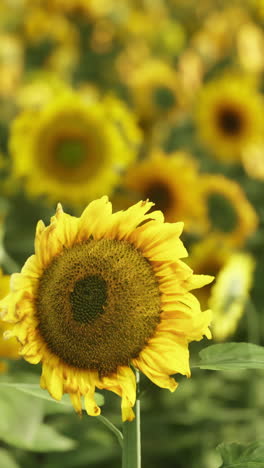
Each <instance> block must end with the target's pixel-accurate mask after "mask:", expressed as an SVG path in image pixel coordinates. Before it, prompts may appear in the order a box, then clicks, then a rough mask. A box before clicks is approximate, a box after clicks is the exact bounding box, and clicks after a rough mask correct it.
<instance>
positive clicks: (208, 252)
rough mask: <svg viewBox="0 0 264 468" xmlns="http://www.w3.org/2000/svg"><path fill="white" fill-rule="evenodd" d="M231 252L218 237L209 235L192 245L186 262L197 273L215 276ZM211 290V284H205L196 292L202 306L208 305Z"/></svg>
mask: <svg viewBox="0 0 264 468" xmlns="http://www.w3.org/2000/svg"><path fill="white" fill-rule="evenodd" d="M232 252H233V251H232V249H231V247H230V246H228V245H227V244H226V243H224V242H223V241H222V240H221V239H219V237H216V236H214V235H209V236H206V238H205V239H204V240H202V241H200V242H197V243H196V244H194V245H193V247H192V248H191V250H190V255H189V257H188V258H187V260H186V263H187V264H188V265H189V266H190V267H191V268H192V270H194V271H195V272H197V273H198V274H200V273H202V272H203V271H206V272H208V274H209V275H212V276H214V277H215V278H217V276H218V274H219V272H220V271H221V270H222V268H223V267H224V266H225V264H226V263H227V261H228V260H229V258H230V256H231V255H232ZM211 290H212V285H211V284H207V285H206V286H205V287H204V288H202V289H199V291H197V292H196V296H197V298H198V299H199V302H200V303H201V306H202V308H207V307H208V303H209V299H210V296H211Z"/></svg>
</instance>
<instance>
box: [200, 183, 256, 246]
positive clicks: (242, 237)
mask: <svg viewBox="0 0 264 468" xmlns="http://www.w3.org/2000/svg"><path fill="white" fill-rule="evenodd" d="M200 184H201V186H202V190H203V194H204V197H205V199H206V200H207V207H208V221H209V223H211V228H210V230H211V231H212V232H213V233H214V234H215V235H217V236H219V238H221V239H222V240H223V242H226V243H229V244H230V245H233V246H237V247H239V246H242V245H243V244H244V242H245V241H246V239H247V238H248V237H250V236H251V235H252V234H253V233H254V232H255V231H256V229H257V226H258V217H257V214H256V212H255V209H254V208H253V206H252V205H251V204H250V202H249V201H248V200H247V198H246V195H245V193H244V191H243V189H242V188H241V187H240V185H239V184H238V183H237V182H235V181H233V180H230V179H228V178H227V177H225V176H223V175H221V174H210V175H204V176H203V177H202V178H201V179H200Z"/></svg>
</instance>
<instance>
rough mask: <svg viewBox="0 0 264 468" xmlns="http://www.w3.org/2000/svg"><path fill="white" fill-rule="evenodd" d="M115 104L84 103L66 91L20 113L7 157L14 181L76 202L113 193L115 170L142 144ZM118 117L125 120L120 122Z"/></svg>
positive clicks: (30, 189)
mask: <svg viewBox="0 0 264 468" xmlns="http://www.w3.org/2000/svg"><path fill="white" fill-rule="evenodd" d="M116 102H118V101H113V100H111V102H110V103H109V102H108V101H106V102H103V101H100V102H90V103H89V102H87V101H86V102H84V101H83V100H82V99H81V97H79V96H78V94H77V93H74V92H73V91H72V92H71V91H69V90H66V91H65V92H63V91H62V92H61V93H60V94H59V96H58V97H57V98H54V99H52V100H51V101H49V102H45V103H44V105H43V106H42V107H40V108H38V109H28V110H25V111H24V112H22V113H21V114H20V115H18V117H17V118H16V119H15V120H14V122H13V125H12V128H11V136H10V153H11V157H12V159H13V172H14V177H17V178H19V179H23V182H24V183H25V185H26V189H27V191H28V193H29V194H30V195H32V196H37V195H42V194H44V195H46V196H48V197H49V198H50V199H51V200H58V198H60V199H62V200H64V201H66V202H68V203H71V204H78V203H86V202H87V200H90V199H92V198H93V197H94V196H97V195H101V194H102V191H103V192H104V191H106V192H109V191H110V190H111V189H112V187H113V186H114V185H115V184H116V183H117V180H118V178H119V174H118V170H117V169H118V168H123V167H125V166H126V165H127V163H128V162H130V161H131V160H132V159H133V158H134V157H135V156H136V153H137V149H138V145H139V143H140V141H141V135H140V132H139V130H138V129H137V126H136V123H135V122H134V120H133V116H132V115H131V114H130V113H129V111H128V110H123V107H125V106H123V105H122V104H121V103H120V104H119V103H118V104H116ZM111 106H112V108H111V109H110V107H111ZM116 107H118V109H119V110H118V111H117V112H115V109H116ZM121 109H122V110H121ZM118 113H119V114H122V118H124V117H126V118H127V121H123V122H122V124H120V122H119V121H118V116H117V117H116V115H115V114H118ZM127 122H128V125H127ZM127 127H128V131H127V133H128V135H127V134H126V130H127ZM132 129H133V130H132ZM131 140H132V141H131Z"/></svg>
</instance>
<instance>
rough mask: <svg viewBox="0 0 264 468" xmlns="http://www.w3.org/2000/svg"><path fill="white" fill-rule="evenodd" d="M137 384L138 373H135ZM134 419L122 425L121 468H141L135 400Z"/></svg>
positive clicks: (138, 415)
mask: <svg viewBox="0 0 264 468" xmlns="http://www.w3.org/2000/svg"><path fill="white" fill-rule="evenodd" d="M136 377H137V383H139V373H138V372H137V373H136ZM135 414H136V417H135V419H134V420H133V421H126V422H124V423H123V453H122V468H141V443H140V400H139V399H137V400H136V405H135Z"/></svg>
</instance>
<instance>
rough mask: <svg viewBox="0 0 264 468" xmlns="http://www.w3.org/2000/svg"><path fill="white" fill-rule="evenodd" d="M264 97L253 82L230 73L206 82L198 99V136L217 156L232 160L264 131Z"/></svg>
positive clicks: (238, 157) (196, 117)
mask: <svg viewBox="0 0 264 468" xmlns="http://www.w3.org/2000/svg"><path fill="white" fill-rule="evenodd" d="M263 105H264V101H263V97H262V96H261V95H260V94H259V93H258V92H257V91H256V89H255V86H253V83H252V82H251V81H250V80H248V79H246V78H244V77H238V76H237V75H232V74H227V75H224V76H223V77H221V78H218V79H214V80H211V81H210V82H209V83H207V84H205V86H204V88H202V89H201V92H200V94H199V96H198V98H197V102H196V110H195V119H196V124H197V135H198V137H199V138H200V140H201V141H202V142H203V143H204V144H205V145H207V146H208V148H210V149H211V153H212V155H213V156H215V157H216V158H219V159H222V160H223V161H225V162H228V163H233V162H237V161H240V160H241V152H242V150H243V148H244V147H245V146H246V145H247V144H249V143H251V142H254V141H255V140H256V139H258V138H259V136H260V135H261V134H262V133H263V131H264V117H263Z"/></svg>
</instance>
